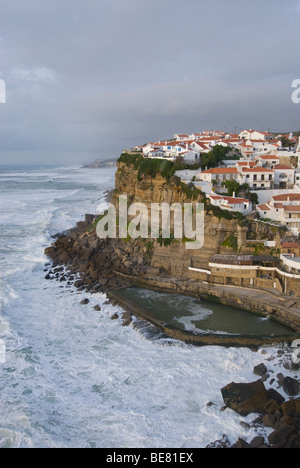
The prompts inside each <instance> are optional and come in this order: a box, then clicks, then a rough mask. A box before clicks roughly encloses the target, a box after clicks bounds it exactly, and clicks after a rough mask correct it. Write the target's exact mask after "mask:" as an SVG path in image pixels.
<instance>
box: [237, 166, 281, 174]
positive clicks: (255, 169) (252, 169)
mask: <svg viewBox="0 0 300 468" xmlns="http://www.w3.org/2000/svg"><path fill="white" fill-rule="evenodd" d="M242 171H243V172H269V173H272V172H274V171H272V169H267V168H266V167H242Z"/></svg>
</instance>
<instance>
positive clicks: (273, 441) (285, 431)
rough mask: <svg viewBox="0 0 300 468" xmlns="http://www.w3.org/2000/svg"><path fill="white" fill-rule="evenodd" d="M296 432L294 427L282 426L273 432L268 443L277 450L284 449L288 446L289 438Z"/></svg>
mask: <svg viewBox="0 0 300 468" xmlns="http://www.w3.org/2000/svg"><path fill="white" fill-rule="evenodd" d="M294 431H295V428H294V426H282V427H280V428H279V429H277V430H276V431H274V432H272V433H271V434H270V435H269V437H268V441H269V444H270V445H271V446H272V447H276V448H284V447H285V445H286V444H287V442H288V440H289V437H290V436H291V435H292V434H293V432H294Z"/></svg>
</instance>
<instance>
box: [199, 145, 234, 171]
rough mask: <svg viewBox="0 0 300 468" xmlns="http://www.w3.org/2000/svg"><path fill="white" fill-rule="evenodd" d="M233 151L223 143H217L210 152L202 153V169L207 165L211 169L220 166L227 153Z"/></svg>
mask: <svg viewBox="0 0 300 468" xmlns="http://www.w3.org/2000/svg"><path fill="white" fill-rule="evenodd" d="M230 151H231V148H225V147H224V146H222V145H216V146H214V147H213V149H212V150H211V151H209V153H204V154H202V155H201V169H205V168H206V167H207V168H208V169H210V168H211V167H218V166H219V165H220V164H221V163H222V162H223V161H224V159H226V157H227V154H228V153H229V152H230Z"/></svg>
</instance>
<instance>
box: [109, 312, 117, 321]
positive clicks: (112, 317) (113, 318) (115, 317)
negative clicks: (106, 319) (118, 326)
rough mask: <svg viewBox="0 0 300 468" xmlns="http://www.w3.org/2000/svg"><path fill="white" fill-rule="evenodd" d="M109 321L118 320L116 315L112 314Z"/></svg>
mask: <svg viewBox="0 0 300 468" xmlns="http://www.w3.org/2000/svg"><path fill="white" fill-rule="evenodd" d="M110 318H111V320H117V319H118V318H119V316H118V314H117V313H114V314H113V315H112V316H111V317H110Z"/></svg>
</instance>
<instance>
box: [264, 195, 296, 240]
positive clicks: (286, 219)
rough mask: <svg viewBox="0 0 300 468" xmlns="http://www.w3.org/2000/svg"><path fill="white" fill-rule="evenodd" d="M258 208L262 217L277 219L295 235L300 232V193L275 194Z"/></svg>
mask: <svg viewBox="0 0 300 468" xmlns="http://www.w3.org/2000/svg"><path fill="white" fill-rule="evenodd" d="M256 209H257V212H258V214H259V216H260V217H261V218H268V219H271V220H274V221H277V222H279V223H280V224H281V225H283V226H286V227H287V229H288V230H290V231H291V232H292V233H293V234H294V235H297V236H298V235H299V234H300V193H287V194H282V195H274V196H273V197H272V198H271V200H270V201H269V202H268V203H263V204H261V205H258V206H257V207H256Z"/></svg>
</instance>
